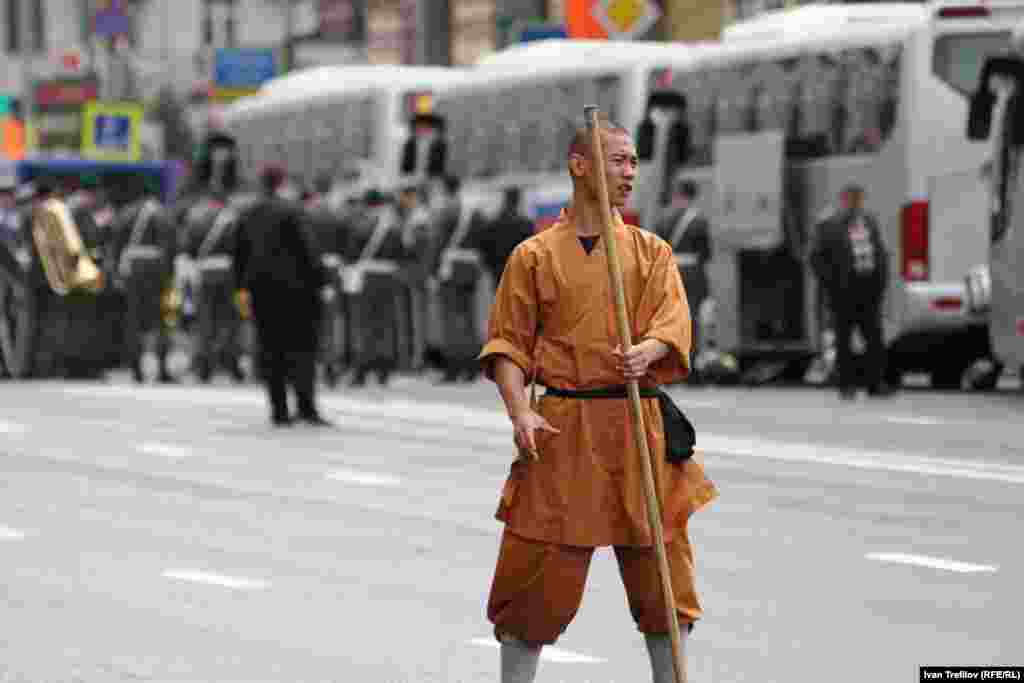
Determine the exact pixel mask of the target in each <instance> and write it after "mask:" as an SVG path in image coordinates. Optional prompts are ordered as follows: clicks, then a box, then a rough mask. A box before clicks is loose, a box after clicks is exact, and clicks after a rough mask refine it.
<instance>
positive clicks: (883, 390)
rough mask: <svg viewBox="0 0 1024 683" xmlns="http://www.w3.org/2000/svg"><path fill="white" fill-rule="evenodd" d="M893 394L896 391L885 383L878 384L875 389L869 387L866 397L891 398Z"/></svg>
mask: <svg viewBox="0 0 1024 683" xmlns="http://www.w3.org/2000/svg"><path fill="white" fill-rule="evenodd" d="M895 393H896V390H895V389H893V388H892V387H891V386H889V385H888V384H885V383H882V384H879V385H878V386H876V387H871V388H870V389H868V396H875V397H877V398H888V397H889V396H892V395H893V394H895Z"/></svg>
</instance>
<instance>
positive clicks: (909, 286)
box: [650, 1, 1024, 388]
mask: <svg viewBox="0 0 1024 683" xmlns="http://www.w3.org/2000/svg"><path fill="white" fill-rule="evenodd" d="M1022 16H1024V4H1020V3H1012V2H998V1H996V2H988V3H973V2H969V3H964V4H959V5H951V4H948V3H947V4H936V3H928V4H902V3H899V4H897V3H892V4H890V3H866V4H853V5H850V4H844V5H808V6H803V7H800V8H796V9H793V10H788V11H779V12H770V13H767V14H765V15H762V16H761V17H758V18H755V19H753V20H751V21H747V22H740V23H738V24H735V25H733V26H731V27H729V28H727V29H726V30H725V32H724V35H723V40H722V42H721V43H720V44H719V45H718V46H717V47H714V48H711V49H710V50H708V49H705V50H703V51H702V53H701V54H700V56H699V58H698V59H697V60H696V62H694V63H693V65H692V66H690V67H684V68H678V69H675V70H673V71H672V72H671V73H669V72H663V73H652V74H651V76H650V78H651V88H652V94H651V97H652V98H655V99H656V98H658V97H668V96H670V95H673V94H674V95H683V96H684V97H685V100H686V108H685V114H684V116H685V119H686V122H687V124H688V127H689V138H690V153H689V155H688V156H687V158H686V160H685V162H684V163H683V164H682V165H681V168H678V169H665V168H660V169H659V172H660V173H662V175H664V176H666V177H672V178H677V177H680V176H685V177H687V178H690V179H693V180H694V181H696V182H697V183H698V185H699V186H701V188H702V195H703V196H704V197H705V198H706V203H705V208H707V209H708V211H709V214H710V217H711V221H712V225H713V232H712V236H713V237H712V238H713V241H714V260H713V262H712V263H711V265H710V272H709V275H710V281H711V290H712V293H713V296H714V297H715V299H716V304H717V305H716V311H717V320H716V328H717V333H718V336H719V344H720V346H721V347H722V348H725V349H729V350H732V351H734V352H735V354H736V355H738V356H739V357H740V358H741V360H743V361H751V360H757V359H765V358H776V359H779V360H781V361H782V362H788V363H789V368H788V371H789V372H790V373H791V374H792V375H793V376H795V377H798V376H802V375H803V373H804V370H805V369H806V367H807V365H808V363H809V362H810V359H811V358H812V355H813V354H814V353H816V352H818V351H820V350H821V339H822V337H823V333H824V325H823V316H822V315H821V312H822V307H821V305H820V303H819V302H818V301H817V298H818V297H817V291H816V287H815V286H814V283H813V282H812V278H811V277H810V275H809V269H808V266H807V261H806V250H807V246H808V241H809V239H810V238H811V237H812V231H813V230H814V228H815V226H816V224H817V222H818V220H819V219H820V218H821V217H822V216H823V214H825V213H826V212H828V211H829V210H830V207H831V206H832V204H833V202H834V201H835V198H836V196H837V194H838V192H839V190H840V189H841V188H842V187H843V186H844V185H846V184H848V183H858V184H860V185H862V186H864V187H865V188H866V190H867V197H868V207H869V208H870V209H871V210H873V211H874V212H875V213H876V214H877V215H878V216H879V219H880V222H881V226H882V230H883V237H884V240H885V244H886V245H887V247H888V249H889V250H890V253H891V254H892V255H893V258H892V259H891V268H892V272H891V274H890V275H891V277H890V287H889V291H888V292H887V296H886V306H885V311H884V331H885V337H886V340H887V345H888V349H889V354H888V360H889V373H888V375H889V376H888V379H889V381H890V382H893V383H899V381H900V380H901V378H902V375H903V374H904V373H906V372H908V371H925V372H928V373H930V376H931V380H932V385H933V386H937V387H944V388H953V387H956V388H958V387H959V386H960V384H961V377H962V375H963V373H964V371H965V370H966V369H967V367H968V366H969V365H970V364H971V362H972V361H973V360H975V359H977V358H978V357H980V356H982V355H983V354H984V353H985V349H986V347H987V340H986V331H985V330H986V322H987V321H986V318H985V316H984V315H983V314H980V313H976V312H972V311H971V310H970V309H969V307H968V305H967V298H966V291H965V276H966V275H967V272H968V270H969V269H970V268H971V267H972V266H974V265H975V264H977V263H979V262H980V261H981V260H982V259H983V258H984V257H985V255H986V253H987V249H988V242H989V239H988V229H987V227H986V226H984V225H982V224H981V222H980V221H979V218H978V217H979V216H980V215H982V208H983V206H984V202H985V201H986V189H985V181H984V180H983V178H982V176H981V174H980V169H981V167H982V164H983V163H984V161H985V159H986V155H987V149H986V145H984V144H983V143H980V142H975V141H971V140H966V139H965V138H964V135H963V132H962V130H963V128H962V127H963V121H964V118H965V116H966V115H967V107H968V97H969V95H970V94H971V93H972V92H973V91H974V89H975V83H976V81H977V78H978V69H979V67H980V66H981V64H982V63H983V61H984V60H985V58H986V57H987V56H988V55H991V54H994V53H997V52H999V51H1000V50H1002V49H1003V48H1004V47H1005V46H1006V45H1007V42H1008V38H1009V35H1010V31H1011V28H1012V27H1013V26H1014V25H1015V24H1016V23H1017V22H1018V21H1019V20H1020V18H1021V17H1022ZM677 115H678V114H677ZM664 125H667V124H664V123H660V124H658V125H656V126H655V128H656V129H657V128H658V126H664Z"/></svg>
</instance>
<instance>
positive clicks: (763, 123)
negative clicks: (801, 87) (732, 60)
mask: <svg viewBox="0 0 1024 683" xmlns="http://www.w3.org/2000/svg"><path fill="white" fill-rule="evenodd" d="M749 83H750V85H751V88H752V91H753V96H754V127H755V129H756V130H759V131H762V130H778V129H782V130H783V131H785V132H786V133H787V134H788V133H790V132H791V129H792V121H793V110H794V104H795V98H796V93H795V92H794V80H793V77H792V76H791V74H790V73H789V72H788V71H787V70H786V69H785V68H784V67H783V66H782V64H780V63H774V62H767V63H765V64H760V65H758V67H757V68H756V69H754V71H753V72H752V73H751V74H750V77H749Z"/></svg>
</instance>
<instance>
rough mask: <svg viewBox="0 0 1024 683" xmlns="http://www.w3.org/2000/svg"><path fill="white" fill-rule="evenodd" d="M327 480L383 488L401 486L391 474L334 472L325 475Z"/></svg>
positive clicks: (399, 481) (352, 471)
mask: <svg viewBox="0 0 1024 683" xmlns="http://www.w3.org/2000/svg"><path fill="white" fill-rule="evenodd" d="M327 478H328V479H333V480H334V481H340V482H344V483H346V484H360V485H362V486H384V487H395V486H400V485H401V484H402V482H401V480H400V479H399V478H398V477H396V476H394V475H391V474H384V473H381V472H357V471H356V470H334V471H332V472H330V473H329V474H328V475H327Z"/></svg>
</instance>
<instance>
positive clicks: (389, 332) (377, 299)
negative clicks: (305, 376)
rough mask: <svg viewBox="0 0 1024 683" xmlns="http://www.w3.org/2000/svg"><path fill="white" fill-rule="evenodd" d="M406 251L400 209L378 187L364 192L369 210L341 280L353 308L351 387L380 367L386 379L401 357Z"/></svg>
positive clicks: (354, 235)
mask: <svg viewBox="0 0 1024 683" xmlns="http://www.w3.org/2000/svg"><path fill="white" fill-rule="evenodd" d="M404 256H405V248H404V247H403V245H402V232H401V224H400V222H399V218H398V212H397V211H396V210H395V207H394V206H393V205H392V204H391V202H390V200H389V198H388V197H387V195H385V194H383V193H382V192H380V191H379V190H370V191H368V192H367V193H366V198H365V211H364V212H363V214H362V218H361V219H360V220H358V221H356V222H355V223H354V224H353V227H352V231H351V233H349V235H348V240H347V244H346V247H345V265H344V266H343V268H342V282H343V286H344V290H345V297H346V306H347V310H348V311H349V313H350V316H349V327H350V331H351V335H350V342H351V354H352V361H351V365H352V368H353V370H354V372H353V375H352V386H363V385H365V384H366V379H367V376H368V375H369V373H370V372H376V373H377V378H378V380H379V381H380V383H381V384H387V382H388V380H389V379H390V377H391V373H392V372H394V371H395V370H396V369H397V368H398V361H399V353H400V351H399V339H400V338H399V335H398V324H399V316H400V314H401V313H402V312H404V310H406V309H403V308H402V307H401V306H400V302H401V300H402V297H403V296H404V294H403V292H404V291H405V289H406V288H405V285H404V283H403V282H402V280H401V279H400V275H399V272H398V269H399V262H400V261H401V260H402V259H403V258H404Z"/></svg>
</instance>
